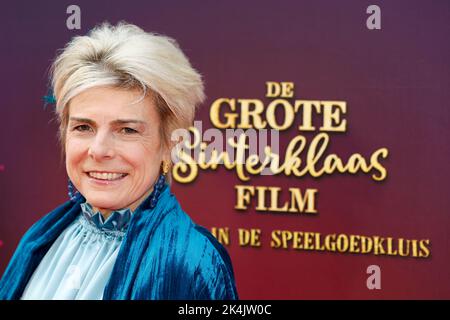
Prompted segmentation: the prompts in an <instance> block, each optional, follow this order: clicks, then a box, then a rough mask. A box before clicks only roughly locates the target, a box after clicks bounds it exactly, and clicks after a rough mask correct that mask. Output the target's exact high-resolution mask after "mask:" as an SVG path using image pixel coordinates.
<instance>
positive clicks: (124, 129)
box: [121, 128, 138, 134]
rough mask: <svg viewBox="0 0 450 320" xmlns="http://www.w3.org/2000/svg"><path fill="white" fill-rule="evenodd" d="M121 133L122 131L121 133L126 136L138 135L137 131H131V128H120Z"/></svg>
mask: <svg viewBox="0 0 450 320" xmlns="http://www.w3.org/2000/svg"><path fill="white" fill-rule="evenodd" d="M121 131H122V132H123V133H126V134H133V133H138V131H137V130H134V129H132V128H122V130H121Z"/></svg>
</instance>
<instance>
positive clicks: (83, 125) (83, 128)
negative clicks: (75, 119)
mask: <svg viewBox="0 0 450 320" xmlns="http://www.w3.org/2000/svg"><path fill="white" fill-rule="evenodd" d="M73 130H75V131H82V132H83V131H90V130H91V127H89V126H88V125H87V124H82V125H79V126H76V127H74V128H73Z"/></svg>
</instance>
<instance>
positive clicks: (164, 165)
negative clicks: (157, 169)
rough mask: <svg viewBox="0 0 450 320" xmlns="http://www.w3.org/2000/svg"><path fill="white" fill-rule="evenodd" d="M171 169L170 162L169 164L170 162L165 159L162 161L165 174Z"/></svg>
mask: <svg viewBox="0 0 450 320" xmlns="http://www.w3.org/2000/svg"><path fill="white" fill-rule="evenodd" d="M169 169H170V164H169V162H166V161H163V162H162V171H163V175H166V174H167V173H169Z"/></svg>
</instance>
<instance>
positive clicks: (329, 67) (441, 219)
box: [0, 0, 450, 299]
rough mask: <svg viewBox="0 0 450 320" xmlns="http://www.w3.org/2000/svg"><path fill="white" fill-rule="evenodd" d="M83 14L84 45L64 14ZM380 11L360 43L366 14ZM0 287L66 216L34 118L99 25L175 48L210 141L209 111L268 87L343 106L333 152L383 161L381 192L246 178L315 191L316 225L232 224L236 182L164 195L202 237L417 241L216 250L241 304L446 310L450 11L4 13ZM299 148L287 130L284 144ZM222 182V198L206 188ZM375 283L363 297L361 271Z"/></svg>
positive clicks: (349, 183)
mask: <svg viewBox="0 0 450 320" xmlns="http://www.w3.org/2000/svg"><path fill="white" fill-rule="evenodd" d="M70 4H77V5H79V6H80V8H81V26H82V29H81V30H73V31H72V30H68V29H67V28H66V18H67V14H66V8H67V6H68V5H70ZM370 4H377V5H379V6H380V7H381V10H382V29H381V30H377V31H369V30H368V29H367V28H366V25H365V21H366V18H367V14H366V13H365V11H366V8H367V6H368V5H370ZM0 17H1V19H0V23H1V28H0V34H1V40H2V41H1V43H2V47H1V50H0V61H1V64H2V68H1V70H2V76H1V77H0V88H1V103H0V105H1V108H0V115H1V126H0V240H1V243H0V244H1V246H0V272H3V270H4V269H5V268H6V265H7V263H8V261H9V259H10V257H11V255H12V253H13V251H14V249H15V247H16V246H17V243H18V241H19V239H20V237H21V236H22V234H23V233H24V232H25V231H26V230H27V229H28V228H29V227H30V226H31V225H32V223H33V222H35V221H36V220H37V219H39V218H40V217H41V216H42V215H43V214H45V213H46V212H48V211H50V210H52V209H53V208H54V207H56V206H57V205H58V204H60V203H62V202H63V201H66V174H65V169H64V165H63V163H62V162H61V158H60V150H59V148H58V143H57V139H56V132H57V127H56V123H55V121H53V120H52V119H53V114H52V111H53V110H52V109H51V108H47V109H44V108H43V103H42V100H41V98H42V96H43V95H44V94H45V93H46V86H47V70H48V67H49V65H50V63H51V60H52V58H53V57H54V56H55V53H56V50H57V49H58V48H61V47H63V46H64V44H65V43H67V42H68V41H69V40H70V39H71V37H72V36H74V35H77V34H85V33H86V32H87V31H88V30H89V29H91V28H92V27H93V26H94V25H95V24H97V23H100V22H102V21H105V20H107V21H110V22H112V23H116V22H118V21H119V20H126V21H128V22H130V23H134V24H137V25H138V26H140V27H142V28H144V29H145V30H147V31H155V32H158V33H162V34H166V35H169V36H171V37H173V38H175V39H177V41H178V42H179V43H180V45H181V47H182V48H183V50H184V51H185V53H186V54H187V55H188V56H189V58H190V60H191V62H192V64H193V65H194V66H195V67H196V68H197V69H198V70H199V71H200V72H201V73H202V74H203V75H204V79H205V83H206V93H207V96H208V100H207V101H206V103H205V104H204V105H203V106H202V108H201V110H200V112H199V114H198V116H197V119H199V120H203V121H204V122H203V125H204V128H207V127H211V123H210V120H209V106H210V104H211V102H212V101H214V100H215V99H217V98H220V97H234V98H260V99H263V98H264V94H265V87H264V83H265V81H292V82H294V83H295V85H296V96H297V97H298V98H302V99H320V100H344V101H347V105H348V115H347V117H346V119H347V121H348V131H347V133H345V134H340V135H331V150H332V151H334V152H336V153H338V154H341V155H342V156H348V155H350V154H351V153H354V152H360V153H362V154H365V155H369V154H371V153H372V152H373V151H374V150H375V149H376V148H379V147H387V148H388V149H389V151H390V155H389V158H388V159H387V160H386V161H385V162H384V164H385V165H386V167H387V169H388V173H389V177H388V179H387V180H386V181H384V182H383V183H375V182H373V181H372V180H370V179H369V177H368V176H362V175H358V176H349V175H336V176H332V177H324V178H321V179H318V180H317V179H316V180H314V179H311V178H308V177H305V178H301V179H298V178H292V177H290V178H287V177H282V176H276V177H268V176H264V177H257V178H254V179H252V181H251V184H252V185H271V186H274V185H277V186H280V187H282V188H283V190H287V188H288V187H300V188H313V187H317V188H318V189H319V200H318V201H319V203H318V209H319V215H318V216H317V217H314V218H312V217H308V216H304V215H276V214H261V213H256V212H255V211H252V210H249V211H248V212H246V213H242V212H236V211H235V210H234V209H233V207H234V202H235V191H234V185H236V184H241V182H240V181H239V180H238V179H237V177H236V176H235V174H234V173H232V172H228V171H226V170H224V169H223V168H222V169H220V170H218V171H217V172H201V173H200V176H199V177H198V178H197V180H196V181H195V182H194V183H192V184H189V185H179V184H175V185H174V186H173V191H174V193H175V194H176V195H177V197H178V198H179V200H180V202H181V203H182V205H183V207H184V209H185V211H187V212H188V213H189V214H190V215H191V216H192V217H193V219H194V220H195V221H197V222H198V223H199V224H202V225H204V226H205V227H208V228H209V227H212V226H219V227H220V226H227V227H229V228H230V229H232V230H236V229H237V228H239V227H248V228H250V227H254V228H260V229H261V230H262V231H263V239H265V241H264V242H265V243H268V242H267V241H268V236H269V234H270V231H271V230H272V229H286V230H304V231H316V232H322V233H341V232H342V233H347V234H352V233H353V234H363V235H380V236H394V237H397V238H408V239H416V238H417V239H422V238H429V239H430V240H431V243H432V246H431V251H432V256H431V258H429V259H413V258H399V257H386V256H380V257H376V256H369V255H348V254H333V253H318V252H305V251H300V252H294V251H292V250H288V251H284V250H274V249H271V248H269V247H268V246H267V245H266V246H265V247H263V248H260V249H254V248H241V247H239V246H238V245H237V243H236V242H235V241H232V243H231V244H230V245H229V246H228V247H227V249H228V251H229V253H230V255H231V257H232V260H233V264H234V269H235V273H236V281H237V286H238V290H239V293H240V296H241V298H244V299H259V298H263V299H283V298H286V299H305V298H344V299H346V298H356V299H358V298H369V299H370V298H447V299H448V298H450V273H449V272H448V269H449V262H450V255H449V252H450V248H449V243H450V236H449V231H450V230H449V229H450V227H449V226H450V215H449V209H450V200H449V197H448V190H449V188H448V187H449V182H448V181H449V179H450V169H449V167H448V161H449V158H450V157H449V156H450V147H449V142H450V141H449V120H450V108H449V103H448V102H449V101H450V91H449V88H450V81H449V80H450V79H449V78H450V76H449V70H450V58H449V57H450V50H449V49H450V42H449V39H450V24H449V21H450V2H448V1H446V0H443V1H437V0H436V1H376V2H374V3H372V1H359V0H358V1H356V0H355V1H349V0H346V1H324V0H321V1H117V2H111V1H95V2H93V1H76V2H72V1H71V2H69V1H39V2H31V1H9V2H8V3H4V4H2V9H1V10H0ZM297 134H299V132H297V131H295V130H289V131H288V132H286V133H284V134H283V135H281V137H282V139H283V141H285V142H287V141H288V140H289V139H291V138H292V137H294V136H295V135H297ZM218 181H220V183H218ZM371 264H377V265H379V266H380V267H381V270H382V289H381V290H368V289H367V287H366V278H367V274H366V268H367V266H368V265H371Z"/></svg>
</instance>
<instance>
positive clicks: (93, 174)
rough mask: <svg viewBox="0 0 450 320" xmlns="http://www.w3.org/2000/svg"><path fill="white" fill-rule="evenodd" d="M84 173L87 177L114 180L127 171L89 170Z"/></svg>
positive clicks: (125, 174) (122, 176)
mask: <svg viewBox="0 0 450 320" xmlns="http://www.w3.org/2000/svg"><path fill="white" fill-rule="evenodd" d="M86 173H87V175H88V176H89V177H91V178H94V179H96V180H102V181H116V180H120V179H122V178H124V177H125V176H127V175H128V174H127V173H117V172H98V171H89V172H86Z"/></svg>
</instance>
